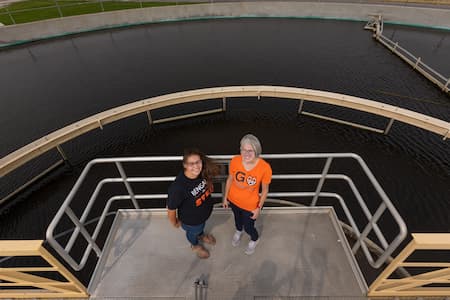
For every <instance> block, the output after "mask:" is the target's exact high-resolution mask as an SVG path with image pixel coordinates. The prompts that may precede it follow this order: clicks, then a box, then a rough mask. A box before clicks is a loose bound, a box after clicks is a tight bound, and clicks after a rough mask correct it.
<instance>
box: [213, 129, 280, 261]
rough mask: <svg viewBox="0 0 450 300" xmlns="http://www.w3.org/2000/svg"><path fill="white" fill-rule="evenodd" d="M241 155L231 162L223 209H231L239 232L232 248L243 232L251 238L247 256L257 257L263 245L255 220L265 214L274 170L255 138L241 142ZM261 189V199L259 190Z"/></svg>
mask: <svg viewBox="0 0 450 300" xmlns="http://www.w3.org/2000/svg"><path fill="white" fill-rule="evenodd" d="M240 144H241V155H237V156H235V157H233V158H232V159H231V162H230V167H229V175H228V179H227V182H226V185H225V192H224V196H223V202H222V204H223V207H225V208H227V207H229V206H230V207H231V209H232V210H233V214H234V222H235V225H236V232H235V233H234V235H233V238H232V241H231V244H232V245H233V246H234V247H236V246H238V245H239V242H240V240H241V236H242V229H244V230H245V232H247V234H248V235H249V236H250V242H249V243H248V246H247V249H246V250H245V254H248V255H250V254H253V252H255V248H256V245H257V244H258V242H259V234H258V231H257V230H256V228H255V220H256V219H257V218H258V216H259V214H260V213H261V209H262V207H263V205H264V201H265V200H266V198H267V194H268V193H269V184H270V182H271V180H272V168H271V167H270V165H269V164H268V163H267V162H266V161H265V160H263V159H262V158H260V157H259V155H260V154H261V143H260V142H259V140H258V138H257V137H256V136H254V135H252V134H247V135H245V136H244V137H243V138H242V139H241V143H240ZM260 187H261V195H259V189H260Z"/></svg>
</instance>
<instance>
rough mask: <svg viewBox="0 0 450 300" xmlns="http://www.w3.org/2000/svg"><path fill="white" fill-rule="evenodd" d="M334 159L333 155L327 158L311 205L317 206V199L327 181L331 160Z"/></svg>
mask: <svg viewBox="0 0 450 300" xmlns="http://www.w3.org/2000/svg"><path fill="white" fill-rule="evenodd" d="M332 160H333V159H332V158H331V157H329V158H327V161H326V162H325V166H324V167H323V170H322V176H321V177H320V180H319V183H318V184H317V187H316V191H315V195H314V198H313V199H312V201H311V206H316V203H317V199H318V198H319V193H320V191H321V190H322V186H323V183H324V182H325V176H326V175H327V174H328V170H329V169H330V165H331V161H332Z"/></svg>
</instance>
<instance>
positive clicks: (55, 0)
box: [54, 0, 63, 18]
mask: <svg viewBox="0 0 450 300" xmlns="http://www.w3.org/2000/svg"><path fill="white" fill-rule="evenodd" d="M54 2H55V6H56V9H57V10H58V13H59V17H60V18H62V17H63V14H62V11H61V7H59V4H58V1H57V0H54Z"/></svg>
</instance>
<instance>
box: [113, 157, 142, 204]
mask: <svg viewBox="0 0 450 300" xmlns="http://www.w3.org/2000/svg"><path fill="white" fill-rule="evenodd" d="M116 166H117V169H118V170H119V173H120V176H121V177H122V179H123V183H124V184H125V187H126V188H127V191H128V194H129V195H130V197H131V201H132V202H133V205H134V208H136V209H139V208H140V207H139V204H138V203H137V200H136V196H135V195H134V192H133V189H132V188H131V185H130V183H129V182H128V180H127V174H125V170H124V169H123V167H122V164H121V163H120V162H116Z"/></svg>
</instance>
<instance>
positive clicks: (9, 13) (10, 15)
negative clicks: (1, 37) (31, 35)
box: [5, 6, 16, 25]
mask: <svg viewBox="0 0 450 300" xmlns="http://www.w3.org/2000/svg"><path fill="white" fill-rule="evenodd" d="M5 10H6V12H7V13H8V15H9V18H10V19H11V22H12V23H13V24H14V25H16V20H14V18H13V16H12V14H11V11H10V10H9V9H8V6H5Z"/></svg>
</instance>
